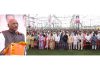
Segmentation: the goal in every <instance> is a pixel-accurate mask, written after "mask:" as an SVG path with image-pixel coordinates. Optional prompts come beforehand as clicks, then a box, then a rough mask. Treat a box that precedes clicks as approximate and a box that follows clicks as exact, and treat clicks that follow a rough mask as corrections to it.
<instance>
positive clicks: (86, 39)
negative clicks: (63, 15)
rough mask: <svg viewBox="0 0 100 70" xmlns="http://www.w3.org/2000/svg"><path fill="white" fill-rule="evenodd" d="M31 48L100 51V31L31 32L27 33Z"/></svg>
mask: <svg viewBox="0 0 100 70" xmlns="http://www.w3.org/2000/svg"><path fill="white" fill-rule="evenodd" d="M26 39H27V43H28V47H29V48H33V49H40V50H44V49H47V50H55V49H56V50H59V49H64V50H83V49H88V50H90V49H92V50H99V49H100V31H99V30H98V31H84V30H82V31H79V30H78V31H67V30H60V31H50V30H49V31H31V32H27V36H26Z"/></svg>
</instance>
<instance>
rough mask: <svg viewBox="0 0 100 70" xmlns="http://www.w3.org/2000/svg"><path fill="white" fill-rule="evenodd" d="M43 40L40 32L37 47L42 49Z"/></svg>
mask: <svg viewBox="0 0 100 70" xmlns="http://www.w3.org/2000/svg"><path fill="white" fill-rule="evenodd" d="M43 40H44V37H43V35H42V33H41V34H40V35H39V49H42V50H43V49H44V45H43Z"/></svg>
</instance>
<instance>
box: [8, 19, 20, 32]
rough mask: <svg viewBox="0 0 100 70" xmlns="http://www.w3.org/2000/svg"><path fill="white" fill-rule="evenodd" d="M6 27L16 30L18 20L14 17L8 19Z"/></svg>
mask: <svg viewBox="0 0 100 70" xmlns="http://www.w3.org/2000/svg"><path fill="white" fill-rule="evenodd" d="M8 27H9V30H11V31H16V30H17V29H18V22H17V20H16V19H10V20H9V21H8Z"/></svg>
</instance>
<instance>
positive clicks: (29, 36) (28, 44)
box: [26, 32, 31, 48]
mask: <svg viewBox="0 0 100 70" xmlns="http://www.w3.org/2000/svg"><path fill="white" fill-rule="evenodd" d="M30 39H31V35H30V34H29V33H28V32H27V35H26V42H27V46H28V48H31V43H30Z"/></svg>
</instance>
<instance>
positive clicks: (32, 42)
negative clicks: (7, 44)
mask: <svg viewBox="0 0 100 70" xmlns="http://www.w3.org/2000/svg"><path fill="white" fill-rule="evenodd" d="M30 44H31V48H34V35H33V34H31V38H30Z"/></svg>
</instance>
